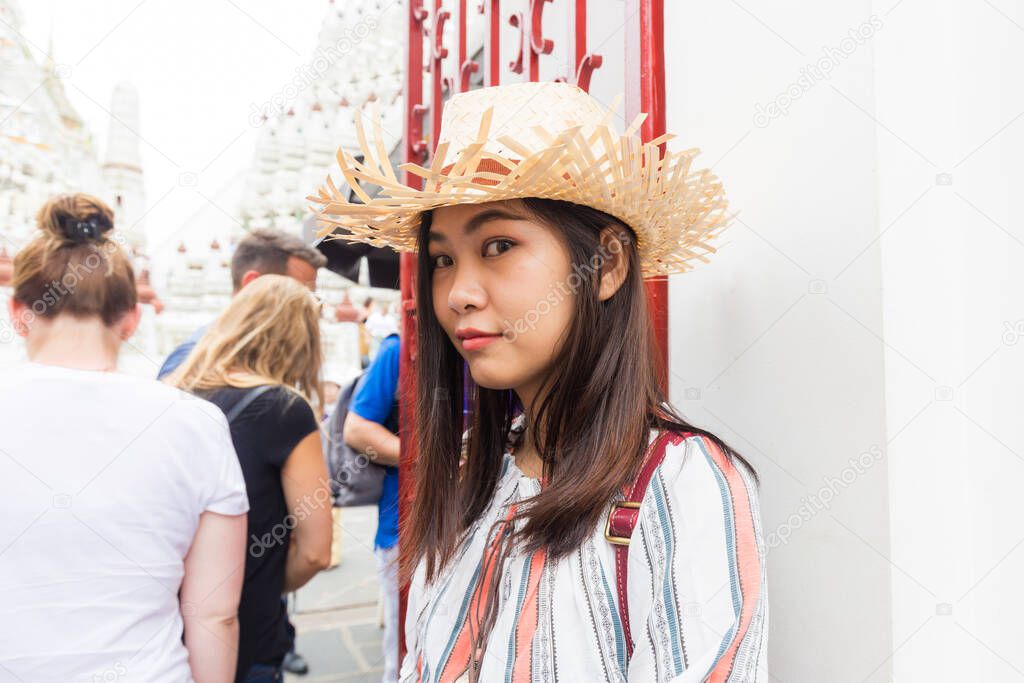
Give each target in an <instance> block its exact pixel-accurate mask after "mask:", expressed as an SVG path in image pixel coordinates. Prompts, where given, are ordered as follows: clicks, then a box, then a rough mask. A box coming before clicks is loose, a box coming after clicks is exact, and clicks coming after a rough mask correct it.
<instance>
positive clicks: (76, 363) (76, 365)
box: [25, 315, 121, 372]
mask: <svg viewBox="0 0 1024 683" xmlns="http://www.w3.org/2000/svg"><path fill="white" fill-rule="evenodd" d="M25 347H26V350H27V351H28V357H29V360H31V361H32V362H33V363H42V364H44V365H57V366H60V367H65V368H73V369H76V370H101V371H106V372H113V371H115V370H116V369H117V352H118V350H119V349H120V347H121V340H120V339H119V338H118V336H117V333H116V332H115V331H114V330H111V329H110V328H108V327H107V326H106V325H104V324H103V322H102V321H101V320H100V319H98V318H84V319H83V318H75V317H73V316H67V315H60V316H58V317H56V318H54V319H53V320H46V321H40V320H37V321H36V322H35V323H34V324H33V326H32V329H31V331H30V332H29V334H28V337H26V339H25Z"/></svg>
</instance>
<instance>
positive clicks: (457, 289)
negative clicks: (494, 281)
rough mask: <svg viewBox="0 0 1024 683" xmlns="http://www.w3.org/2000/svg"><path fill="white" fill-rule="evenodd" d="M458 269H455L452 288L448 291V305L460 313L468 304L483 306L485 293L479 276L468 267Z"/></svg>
mask: <svg viewBox="0 0 1024 683" xmlns="http://www.w3.org/2000/svg"><path fill="white" fill-rule="evenodd" d="M460 270H461V272H460ZM460 270H457V271H456V273H455V279H454V281H453V282H452V288H451V289H450V290H449V291H448V307H449V308H451V309H452V310H453V311H455V312H456V313H462V312H464V311H465V310H466V309H468V308H469V307H470V306H473V307H474V308H483V307H484V306H485V305H486V303H487V293H486V291H485V290H484V288H483V286H482V285H481V283H480V280H479V278H478V277H476V275H475V274H474V272H473V270H472V269H470V268H462V269H460Z"/></svg>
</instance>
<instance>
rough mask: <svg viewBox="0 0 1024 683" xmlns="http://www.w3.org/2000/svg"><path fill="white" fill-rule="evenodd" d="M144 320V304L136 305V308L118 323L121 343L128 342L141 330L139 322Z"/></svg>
mask: <svg viewBox="0 0 1024 683" xmlns="http://www.w3.org/2000/svg"><path fill="white" fill-rule="evenodd" d="M141 319H142V304H135V308H133V309H132V310H130V311H128V312H127V313H125V314H124V315H123V316H121V319H120V320H119V321H117V323H116V329H117V336H118V338H119V339H120V340H121V341H128V340H129V339H131V338H132V335H133V334H135V330H137V329H138V328H139V321H140V320H141Z"/></svg>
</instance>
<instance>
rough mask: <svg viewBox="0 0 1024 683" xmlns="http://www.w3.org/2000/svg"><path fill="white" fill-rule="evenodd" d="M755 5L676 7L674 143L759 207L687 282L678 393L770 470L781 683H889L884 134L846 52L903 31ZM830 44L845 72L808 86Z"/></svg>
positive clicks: (746, 204) (860, 0) (820, 11)
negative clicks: (860, 34) (857, 37)
mask: <svg viewBox="0 0 1024 683" xmlns="http://www.w3.org/2000/svg"><path fill="white" fill-rule="evenodd" d="M741 4H742V6H741V5H738V4H736V3H733V2H723V3H666V5H667V9H666V11H667V17H666V31H665V32H666V39H667V40H666V50H667V55H666V57H667V62H668V69H667V74H666V80H667V84H668V85H667V90H668V130H669V131H671V132H674V133H677V134H678V135H679V138H678V139H677V140H674V141H673V142H672V143H670V144H671V145H675V147H674V148H675V149H682V148H686V147H692V146H697V147H701V148H702V149H703V150H704V154H703V155H702V156H701V157H699V158H698V159H700V160H702V162H703V164H704V165H709V166H711V167H712V168H713V170H714V171H715V172H716V173H718V175H719V176H720V177H721V178H722V179H723V181H724V183H725V185H726V188H727V190H728V193H729V196H730V200H731V203H732V208H734V209H736V210H739V211H740V214H739V216H738V220H737V222H736V223H735V224H734V225H733V227H731V228H729V229H728V230H727V231H726V232H725V233H724V234H723V235H722V238H721V241H720V242H719V244H720V247H721V249H720V251H719V253H718V254H716V255H715V256H714V257H713V259H712V263H710V264H708V265H706V266H701V267H699V268H698V269H697V270H695V271H693V272H691V273H688V274H686V275H682V276H675V277H673V278H672V279H671V283H670V307H671V325H670V327H671V329H670V343H671V349H672V350H671V357H670V365H671V370H672V375H671V394H672V400H673V402H674V403H675V404H676V405H678V406H679V407H681V408H682V409H683V411H684V412H685V413H686V415H687V416H688V417H689V418H690V419H691V421H693V422H695V423H696V424H698V425H701V426H705V427H708V428H710V429H712V430H713V431H715V432H716V433H717V434H719V435H720V436H722V437H723V438H724V439H725V440H726V441H727V442H729V443H730V444H731V445H732V446H734V447H735V448H736V449H738V450H739V451H740V452H741V453H743V454H744V455H746V456H748V458H749V459H751V460H752V461H753V462H754V463H755V466H756V467H757V468H758V470H759V472H760V475H761V478H762V508H763V512H764V520H765V529H766V532H769V534H770V536H769V537H770V539H771V541H772V546H773V547H772V549H771V550H770V551H769V566H768V571H769V578H768V580H769V585H768V591H769V602H770V606H771V640H770V642H769V667H770V671H771V674H772V676H773V678H774V679H775V680H777V681H782V682H783V683H789V682H795V683H803V682H810V681H829V683H841V682H845V681H856V682H858V683H859V682H861V681H887V680H890V679H889V676H890V668H891V666H892V659H891V657H890V654H891V652H892V639H893V632H892V628H893V627H892V598H891V591H890V582H891V580H892V579H891V575H892V574H893V573H894V570H893V569H892V567H891V565H890V563H889V562H888V561H887V560H886V559H885V557H886V556H887V555H888V554H889V545H890V536H889V533H890V531H889V529H890V505H889V492H888V487H889V481H888V471H889V468H890V459H891V455H892V450H891V447H890V446H889V444H887V440H888V435H887V429H886V408H885V405H886V374H885V363H886V360H887V358H886V356H885V354H884V350H885V347H884V346H883V344H882V342H881V341H880V335H881V333H882V327H883V322H882V320H883V305H882V278H881V274H882V271H881V263H880V250H879V244H878V242H877V241H876V237H877V236H878V232H879V214H880V211H882V207H880V204H879V202H880V200H879V192H878V179H877V175H876V171H877V168H878V163H879V157H878V149H877V145H876V137H877V136H878V135H879V134H880V133H879V132H878V130H877V128H876V125H875V124H874V122H873V121H872V119H871V115H870V112H871V111H872V110H873V109H874V108H875V97H876V94H875V87H874V80H873V76H874V73H875V66H874V46H873V44H872V43H873V38H868V39H863V38H862V39H861V42H857V41H854V40H853V39H848V40H847V42H845V43H844V42H843V39H844V38H848V32H849V31H850V29H857V28H858V27H861V26H862V25H864V26H866V27H867V28H866V29H865V32H866V33H870V34H878V35H881V34H884V32H885V31H886V30H888V29H887V27H886V26H885V25H884V22H883V24H882V27H881V28H877V27H875V26H873V25H872V24H870V23H869V22H870V17H871V13H872V11H873V7H872V5H871V3H870V2H868V1H867V0H857V1H855V2H844V3H839V2H830V3H826V4H820V5H808V4H806V3H796V2H783V3H767V2H761V3H754V2H743V3H741ZM744 8H745V9H744ZM876 23H877V22H876ZM824 47H831V48H832V52H831V53H828V54H831V55H832V57H831V59H829V62H830V64H831V66H832V71H831V75H830V77H829V78H825V77H824V76H823V75H822V76H820V77H819V76H815V75H813V74H812V75H809V76H808V75H806V74H805V73H804V72H803V69H804V68H805V67H807V66H808V65H817V63H818V61H819V60H821V59H825V58H826V52H824V51H823V48H824ZM801 76H804V80H803V82H801V81H800V80H799V79H800V78H801ZM791 88H792V92H791V93H790V94H789V99H790V100H791V101H790V103H789V106H788V109H787V112H786V113H785V114H781V113H780V114H779V115H777V116H773V115H772V114H773V112H771V110H769V109H767V105H768V104H769V103H770V102H773V101H776V98H777V97H778V96H779V95H780V93H786V92H787V91H789V90H790V89H791ZM759 104H760V105H762V106H761V107H760V108H759V107H758V105H759ZM759 114H760V115H759ZM862 455H863V463H859V462H858V459H860V458H861V456H862ZM851 458H853V459H854V461H855V464H853V465H851V463H850V459H851ZM830 495H831V496H832V497H833V498H834V500H832V501H830V502H829V503H828V506H827V507H826V506H825V504H824V503H823V502H822V497H828V496H830ZM932 680H936V679H932Z"/></svg>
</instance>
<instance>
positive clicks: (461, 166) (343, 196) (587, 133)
mask: <svg viewBox="0 0 1024 683" xmlns="http://www.w3.org/2000/svg"><path fill="white" fill-rule="evenodd" d="M614 111H615V107H614V106H613V107H612V108H611V109H609V110H605V109H604V107H602V106H601V105H600V104H599V103H598V102H597V100H595V99H594V98H593V97H591V96H590V95H588V94H587V93H586V92H584V91H583V90H581V89H580V88H578V87H576V86H574V85H570V84H567V83H551V82H547V83H516V84H511V85H500V86H496V87H492V88H482V89H478V90H471V91H469V92H464V93H460V94H457V95H455V96H453V97H452V98H451V99H450V100H449V101H448V102H447V103H446V104H445V107H444V111H443V112H442V117H441V133H440V135H439V136H438V145H437V149H436V151H435V153H434V156H433V162H432V164H431V166H430V168H425V167H423V166H420V165H418V164H402V165H401V166H399V168H400V169H403V170H406V171H408V172H409V173H411V174H413V175H417V176H420V177H422V178H423V179H424V189H422V190H416V189H413V188H410V187H408V186H407V185H404V184H403V183H401V182H400V181H399V179H398V175H397V174H396V171H395V169H394V168H393V167H392V165H391V162H390V161H389V159H388V154H387V149H386V145H385V143H384V140H383V136H382V131H381V126H380V119H379V116H378V117H374V121H373V139H372V140H368V139H367V136H366V134H365V131H364V128H363V125H362V121H361V117H360V116H357V117H356V121H355V124H356V133H357V136H358V139H359V143H360V147H361V148H362V156H363V160H362V161H359V160H357V159H356V158H354V157H353V156H352V155H351V154H349V153H347V152H345V151H343V150H339V151H338V154H337V158H338V164H339V165H340V167H341V172H342V174H343V175H344V177H345V180H346V182H347V183H348V184H349V186H350V187H351V188H352V191H353V192H354V193H355V194H356V196H357V197H358V198H359V200H360V202H361V203H354V202H350V201H348V195H347V192H342V191H339V190H338V188H337V187H336V186H335V184H334V183H333V181H332V180H331V178H330V176H328V177H327V180H326V184H325V185H324V186H323V187H321V188H320V189H319V191H318V193H317V194H316V195H310V196H309V197H307V199H309V200H310V201H311V202H313V203H314V204H315V205H316V206H314V207H311V208H312V209H313V210H314V211H315V212H316V218H317V220H318V221H319V222H320V223H321V224H322V226H323V227H322V229H321V231H320V234H321V235H326V234H329V233H331V232H332V231H333V230H334V229H335V228H336V227H339V226H340V227H341V228H344V229H345V230H347V231H348V232H347V234H339V235H337V237H338V238H340V239H345V240H348V241H352V242H365V243H368V244H372V245H374V246H378V247H382V246H388V247H391V248H392V249H395V250H397V251H410V252H415V251H416V249H417V242H416V239H417V229H418V227H419V225H420V218H421V215H422V212H423V211H427V210H430V209H433V208H437V207H440V206H448V205H452V204H479V203H483V202H491V201H499V200H505V199H519V198H525V197H541V198H546V199H560V200H563V201H568V202H573V203H575V204H582V205H585V206H589V207H592V208H595V209H599V210H601V211H604V212H605V213H608V214H611V215H612V216H615V217H616V218H618V219H619V220H621V221H623V222H624V223H625V224H626V225H628V226H629V227H630V228H632V230H633V232H634V233H635V234H636V238H637V248H638V251H639V256H640V263H641V270H642V273H643V275H644V277H653V276H658V275H669V274H672V273H682V272H685V271H687V270H689V269H690V268H692V267H693V265H694V261H702V262H707V260H708V259H707V254H709V253H714V251H715V249H714V247H712V246H711V245H710V244H709V242H710V241H711V240H712V239H714V238H715V237H717V236H718V234H719V233H720V232H721V231H722V230H723V229H724V228H725V227H726V226H727V224H728V220H729V216H727V215H726V206H727V202H726V199H725V194H724V192H723V190H722V185H721V183H720V182H719V181H718V179H717V177H715V175H714V174H712V173H711V172H710V171H709V170H707V169H699V170H693V169H691V163H692V161H693V159H694V157H696V156H697V155H698V154H699V153H700V150H699V149H696V148H694V149H688V150H685V151H682V152H674V153H673V152H668V153H666V154H665V155H664V156H662V155H661V152H660V150H659V145H660V144H661V143H663V142H665V141H666V140H669V139H671V138H672V137H673V136H671V135H662V136H660V137H658V138H657V139H654V140H651V141H650V142H646V143H644V142H641V141H640V138H639V137H637V136H636V135H635V133H636V131H637V130H639V128H640V125H641V124H642V123H643V120H644V118H645V117H646V114H640V115H638V116H637V117H636V119H635V120H634V121H633V122H632V124H631V125H630V126H629V128H628V129H627V130H626V132H625V133H624V134H622V135H620V134H619V133H618V132H616V131H615V129H614V127H613V126H612V124H611V118H612V115H613V113H614ZM358 181H363V182H365V183H371V184H374V185H379V186H380V187H381V190H380V193H379V195H378V196H376V197H373V198H371V197H370V196H369V195H368V194H367V192H366V191H365V190H364V189H363V188H361V187H360V185H359V182H358Z"/></svg>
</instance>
